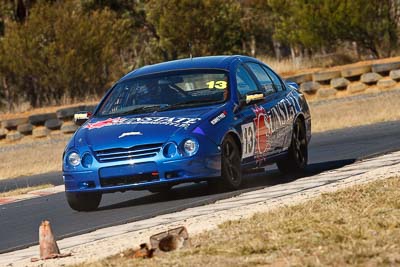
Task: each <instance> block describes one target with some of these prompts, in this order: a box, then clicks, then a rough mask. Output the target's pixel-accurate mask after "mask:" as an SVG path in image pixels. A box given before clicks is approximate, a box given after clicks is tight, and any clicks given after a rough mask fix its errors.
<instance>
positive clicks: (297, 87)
mask: <svg viewBox="0 0 400 267" xmlns="http://www.w3.org/2000/svg"><path fill="white" fill-rule="evenodd" d="M286 84H287V85H288V86H289V87H291V88H293V89H295V90H297V91H299V90H300V89H299V88H300V86H299V85H298V84H297V83H295V82H289V81H287V82H286Z"/></svg>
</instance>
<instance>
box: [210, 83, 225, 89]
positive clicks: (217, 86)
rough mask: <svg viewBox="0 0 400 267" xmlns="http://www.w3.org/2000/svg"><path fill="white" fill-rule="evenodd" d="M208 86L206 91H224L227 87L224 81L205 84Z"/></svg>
mask: <svg viewBox="0 0 400 267" xmlns="http://www.w3.org/2000/svg"><path fill="white" fill-rule="evenodd" d="M206 84H207V86H208V89H213V88H215V89H225V88H226V87H227V85H228V83H227V82H225V81H209V82H208V83H206Z"/></svg>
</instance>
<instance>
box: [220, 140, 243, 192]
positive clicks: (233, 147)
mask: <svg viewBox="0 0 400 267" xmlns="http://www.w3.org/2000/svg"><path fill="white" fill-rule="evenodd" d="M221 147H222V153H221V175H222V183H223V187H224V188H226V189H229V190H236V189H238V188H239V187H240V186H241V185H242V169H241V166H240V165H241V155H240V149H239V147H238V145H237V144H236V142H235V140H234V139H233V137H232V136H228V137H227V138H226V139H225V140H224V141H223V142H222V146H221Z"/></svg>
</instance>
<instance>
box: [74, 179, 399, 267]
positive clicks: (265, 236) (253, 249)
mask: <svg viewBox="0 0 400 267" xmlns="http://www.w3.org/2000/svg"><path fill="white" fill-rule="evenodd" d="M399 178H400V177H398V178H392V179H387V180H384V181H377V182H373V183H370V184H367V185H363V186H356V187H351V188H349V189H346V190H342V191H338V192H335V193H329V194H323V195H322V196H320V197H318V198H316V199H314V200H311V201H308V202H306V203H303V204H299V205H296V206H290V207H284V208H281V209H277V210H275V211H272V212H269V213H262V214H256V215H255V216H253V217H252V218H251V219H246V220H239V221H228V222H226V223H224V224H222V225H220V226H219V228H218V229H216V230H213V231H208V232H205V233H203V234H201V235H198V236H194V237H192V239H191V241H192V244H193V246H192V248H190V249H184V250H181V251H176V252H171V253H168V254H166V255H165V257H158V258H157V257H156V258H153V259H144V260H139V259H125V258H121V257H120V256H115V257H111V258H108V259H106V260H102V261H99V262H96V263H93V264H82V265H76V266H98V267H100V266H270V265H272V266H395V265H396V266H398V265H400V190H399V188H400V180H399Z"/></svg>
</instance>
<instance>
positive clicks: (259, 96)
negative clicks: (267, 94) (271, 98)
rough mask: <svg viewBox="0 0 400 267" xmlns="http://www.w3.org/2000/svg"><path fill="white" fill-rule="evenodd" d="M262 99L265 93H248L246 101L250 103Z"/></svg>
mask: <svg viewBox="0 0 400 267" xmlns="http://www.w3.org/2000/svg"><path fill="white" fill-rule="evenodd" d="M261 99H264V95H263V94H255V95H247V96H246V103H247V104H248V103H250V102H251V101H255V100H261Z"/></svg>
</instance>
